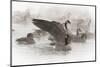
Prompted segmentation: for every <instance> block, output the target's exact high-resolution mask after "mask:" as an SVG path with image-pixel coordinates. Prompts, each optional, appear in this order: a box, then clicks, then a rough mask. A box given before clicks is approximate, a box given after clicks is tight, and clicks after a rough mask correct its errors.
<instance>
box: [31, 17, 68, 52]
mask: <svg viewBox="0 0 100 67" xmlns="http://www.w3.org/2000/svg"><path fill="white" fill-rule="evenodd" d="M32 21H33V22H32V23H33V24H34V25H36V26H37V27H39V28H40V29H42V30H44V31H47V32H48V33H50V34H51V35H52V36H53V37H54V38H55V40H56V42H57V43H56V44H55V49H56V50H58V51H60V50H63V51H66V50H67V48H66V44H65V36H66V32H65V30H64V28H63V26H62V25H61V24H60V23H58V22H56V21H47V20H42V19H33V20H32Z"/></svg>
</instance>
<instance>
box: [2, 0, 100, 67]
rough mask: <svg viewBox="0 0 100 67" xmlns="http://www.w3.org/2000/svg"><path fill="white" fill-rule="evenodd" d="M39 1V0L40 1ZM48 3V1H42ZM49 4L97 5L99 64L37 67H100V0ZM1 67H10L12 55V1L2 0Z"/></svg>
mask: <svg viewBox="0 0 100 67" xmlns="http://www.w3.org/2000/svg"><path fill="white" fill-rule="evenodd" d="M38 1H39V0H38ZM40 1H44V2H47V0H40ZM48 2H58V3H60V2H61V3H73V4H94V5H97V28H98V29H97V62H87V63H71V64H58V65H44V66H37V67H56V66H57V67H66V66H70V67H80V66H81V67H82V66H83V67H84V66H91V67H99V64H100V60H99V59H100V58H99V56H100V52H99V51H100V49H99V47H100V45H99V44H100V42H99V40H100V39H99V37H100V35H98V34H99V33H100V31H99V27H100V26H99V24H100V23H99V22H100V19H99V17H100V13H99V12H100V5H99V3H100V1H99V0H48ZM0 9H1V10H0V18H1V19H0V23H1V24H0V31H1V32H0V45H1V47H0V67H9V66H8V65H9V61H10V59H9V57H10V56H9V55H10V53H9V52H10V51H9V50H10V1H9V0H2V1H0Z"/></svg>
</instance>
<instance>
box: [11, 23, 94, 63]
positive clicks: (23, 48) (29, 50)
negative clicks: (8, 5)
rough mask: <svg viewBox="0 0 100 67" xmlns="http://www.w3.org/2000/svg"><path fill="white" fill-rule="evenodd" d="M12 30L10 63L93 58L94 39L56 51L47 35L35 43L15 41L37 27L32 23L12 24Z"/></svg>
mask: <svg viewBox="0 0 100 67" xmlns="http://www.w3.org/2000/svg"><path fill="white" fill-rule="evenodd" d="M13 29H14V30H15V31H13V32H12V35H13V38H12V64H13V65H26V64H42V63H58V62H74V61H87V60H94V59H95V41H94V39H89V40H87V41H86V42H85V43H74V42H72V43H71V44H70V46H71V50H70V51H66V52H65V53H63V52H61V51H60V52H57V51H55V50H54V48H53V47H52V46H50V45H49V44H50V42H51V41H49V40H48V39H47V38H48V36H45V37H41V39H36V38H35V41H36V43H35V44H30V45H23V44H22V45H19V44H17V43H16V38H20V37H25V36H26V35H27V33H30V32H34V30H35V29H39V28H37V27H36V26H34V25H33V24H31V23H30V24H27V25H21V24H14V25H13Z"/></svg>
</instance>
